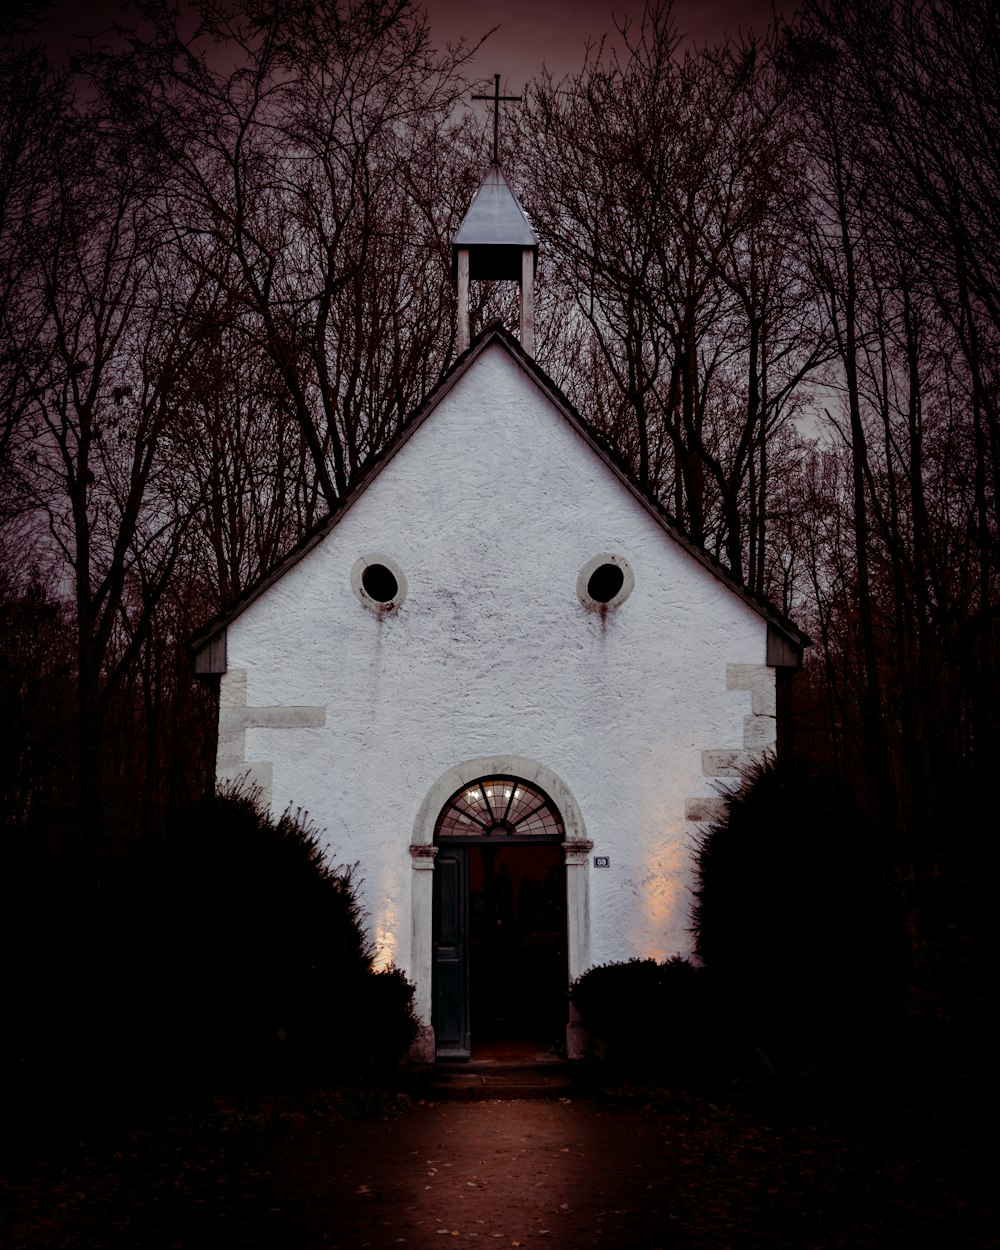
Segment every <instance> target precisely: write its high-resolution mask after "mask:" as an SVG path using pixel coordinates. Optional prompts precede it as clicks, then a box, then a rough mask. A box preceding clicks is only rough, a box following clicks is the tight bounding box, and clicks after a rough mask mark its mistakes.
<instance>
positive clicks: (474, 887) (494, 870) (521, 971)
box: [468, 841, 567, 1061]
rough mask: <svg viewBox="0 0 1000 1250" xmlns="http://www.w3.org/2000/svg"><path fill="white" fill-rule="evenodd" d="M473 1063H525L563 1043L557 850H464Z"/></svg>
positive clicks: (562, 921)
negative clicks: (466, 883)
mask: <svg viewBox="0 0 1000 1250" xmlns="http://www.w3.org/2000/svg"><path fill="white" fill-rule="evenodd" d="M468 890H469V910H468V917H469V983H470V1004H469V1005H470V1013H471V1021H470V1023H471V1032H472V1058H473V1059H487V1058H493V1059H508V1060H514V1059H517V1060H522V1061H530V1060H532V1059H535V1058H538V1057H543V1056H546V1055H553V1054H555V1053H557V1052H559V1051H560V1050H561V1048H562V1046H563V1044H564V1041H565V1035H566V1016H567V994H566V990H567V965H566V880H565V869H564V867H563V863H562V848H561V847H560V846H558V845H544V846H528V845H524V844H518V843H507V844H504V843H502V842H499V841H497V842H494V843H481V844H479V845H475V846H470V847H469V861H468Z"/></svg>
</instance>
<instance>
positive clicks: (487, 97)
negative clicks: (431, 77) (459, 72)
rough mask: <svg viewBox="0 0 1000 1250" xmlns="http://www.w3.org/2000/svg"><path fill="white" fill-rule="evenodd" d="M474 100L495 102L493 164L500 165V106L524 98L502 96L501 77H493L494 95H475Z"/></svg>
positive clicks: (496, 75) (495, 75) (497, 75)
mask: <svg viewBox="0 0 1000 1250" xmlns="http://www.w3.org/2000/svg"><path fill="white" fill-rule="evenodd" d="M472 98H473V99H474V100H492V101H493V164H494V165H497V164H499V160H498V159H497V153H498V151H499V148H500V105H501V104H503V103H504V102H505V101H507V100H510V101H511V102H514V101H517V100H521V99H522V98H523V97H522V96H519V95H501V94H500V75H499V74H494V75H493V94H492V95H474V96H473V97H472Z"/></svg>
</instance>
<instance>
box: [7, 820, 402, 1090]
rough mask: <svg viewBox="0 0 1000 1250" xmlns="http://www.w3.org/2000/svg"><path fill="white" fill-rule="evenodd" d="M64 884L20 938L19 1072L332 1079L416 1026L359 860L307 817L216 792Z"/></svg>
mask: <svg viewBox="0 0 1000 1250" xmlns="http://www.w3.org/2000/svg"><path fill="white" fill-rule="evenodd" d="M41 885H44V882H42V883H41ZM62 889H63V892H64V894H69V897H68V898H67V900H66V901H67V903H68V905H69V907H70V912H69V918H68V919H67V921H66V923H64V924H63V926H62V928H61V931H60V932H59V933H58V934H57V935H55V941H54V942H52V944H51V945H50V947H49V949H48V950H39V949H37V946H36V944H35V943H34V942H33V940H32V934H31V933H30V932H25V933H21V934H18V935H17V940H16V942H14V941H13V939H12V940H11V942H9V943H8V954H14V958H12V959H9V960H8V976H7V985H6V987H5V991H6V995H7V998H8V1002H9V1000H10V997H11V996H12V995H13V996H14V997H15V998H16V999H20V1000H21V1001H20V1002H18V1003H15V1011H14V1013H13V1015H14V1017H16V1019H17V1020H18V1022H19V1025H18V1026H16V1027H14V1028H8V1029H7V1030H6V1033H5V1036H4V1038H3V1043H4V1049H5V1051H6V1052H7V1053H6V1056H5V1059H6V1066H7V1067H8V1070H9V1069H10V1068H11V1067H12V1066H14V1067H19V1068H20V1070H21V1071H22V1073H24V1072H27V1071H28V1070H29V1069H30V1070H31V1071H33V1072H34V1075H35V1078H36V1080H43V1081H44V1080H49V1079H53V1078H54V1080H55V1083H57V1084H60V1085H62V1086H64V1087H74V1086H75V1087H78V1088H83V1087H86V1086H91V1087H93V1089H94V1091H95V1092H100V1091H101V1090H102V1089H104V1088H107V1089H109V1090H111V1089H114V1088H119V1089H122V1088H127V1087H128V1086H129V1085H130V1084H133V1085H134V1086H135V1087H136V1088H137V1089H149V1088H156V1087H163V1088H172V1087H175V1086H178V1085H185V1086H190V1085H196V1086H200V1087H203V1088H206V1087H207V1088H212V1089H219V1088H231V1087H235V1086H240V1085H243V1086H246V1085H260V1084H270V1085H274V1084H282V1083H285V1084H288V1083H300V1082H306V1081H308V1082H319V1083H323V1084H328V1085H333V1084H336V1083H338V1082H339V1081H344V1080H357V1079H359V1078H365V1079H367V1078H369V1077H376V1076H379V1075H382V1074H384V1073H385V1072H386V1071H387V1070H388V1069H390V1068H391V1067H392V1066H394V1065H395V1064H396V1062H397V1061H398V1059H399V1057H400V1056H401V1054H403V1053H404V1052H405V1050H406V1048H407V1046H408V1045H409V1043H410V1041H411V1040H412V1038H413V1036H414V1034H415V1031H416V1023H415V1020H414V1017H413V1012H412V993H413V987H412V986H411V985H410V984H409V983H408V982H407V981H406V979H405V978H404V977H403V976H402V974H401V973H399V972H398V971H396V970H391V969H390V970H389V971H388V972H382V973H375V972H374V971H373V970H372V967H371V956H370V952H369V951H368V950H367V948H366V945H365V940H364V936H363V933H362V929H361V925H360V922H359V915H358V908H357V902H356V899H355V893H354V888H353V883H352V879H351V872H350V871H349V870H343V869H338V870H336V871H334V870H333V869H332V868H331V867H330V866H329V865H328V864H327V863H326V862H325V859H324V856H323V852H322V850H321V848H320V846H319V843H318V840H317V837H316V834H315V832H314V831H313V830H312V829H310V828H309V826H308V825H307V824H306V823H305V822H304V821H303V820H302V819H300V818H299V817H297V816H292V815H290V814H287V813H286V815H285V816H283V817H282V818H281V819H280V820H278V821H276V822H275V821H271V820H270V819H268V818H267V817H265V816H263V815H262V814H261V813H260V812H259V811H258V810H257V808H256V806H255V804H254V803H253V801H252V800H250V799H249V798H247V797H246V796H241V795H229V796H224V797H220V798H218V799H215V800H213V801H211V802H209V803H206V804H205V805H203V806H202V807H200V808H199V809H198V810H196V811H194V812H192V813H191V814H190V816H189V818H188V819H187V820H186V821H185V822H184V824H183V826H182V827H181V828H180V829H178V830H176V831H175V832H174V833H173V834H172V835H171V836H170V837H168V838H166V839H165V840H164V841H162V842H161V843H160V844H158V845H156V846H154V847H152V848H147V849H146V850H144V851H141V852H136V851H133V852H132V853H130V854H128V855H125V856H123V857H120V858H119V860H118V862H117V863H115V864H112V865H104V866H100V867H97V868H92V869H91V871H90V872H89V873H88V874H87V875H86V876H84V877H83V878H81V879H79V880H78V881H77V882H76V884H75V889H74V890H73V891H72V892H70V891H68V890H67V883H66V882H63V886H62ZM35 892H36V893H39V892H40V888H39V883H36V891H35ZM25 919H26V920H28V921H29V922H30V917H25ZM36 936H37V935H36ZM11 946H16V948H17V949H16V950H15V951H13V952H12V951H11V949H10V948H11ZM46 1069H48V1071H46Z"/></svg>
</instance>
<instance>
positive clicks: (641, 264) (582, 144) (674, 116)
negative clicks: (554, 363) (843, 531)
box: [522, 4, 824, 590]
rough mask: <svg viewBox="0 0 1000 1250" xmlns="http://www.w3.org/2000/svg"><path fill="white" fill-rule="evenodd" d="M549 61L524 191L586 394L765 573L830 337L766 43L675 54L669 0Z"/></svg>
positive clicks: (697, 524)
mask: <svg viewBox="0 0 1000 1250" xmlns="http://www.w3.org/2000/svg"><path fill="white" fill-rule="evenodd" d="M622 35H623V38H624V40H625V44H626V51H625V53H624V55H623V57H621V58H619V57H618V56H615V55H611V56H607V55H604V54H603V53H602V51H601V50H600V49H599V50H597V52H596V53H594V54H593V55H592V57H591V58H590V59H589V60H588V62H587V63H586V64H585V66H584V68H583V69H582V70H581V72H580V73H579V74H577V75H574V76H572V77H570V78H568V79H566V80H565V81H563V82H560V83H556V82H553V81H552V79H551V78H543V79H542V81H541V82H540V83H539V84H538V85H537V87H536V90H535V92H534V94H533V96H532V99H531V103H530V106H529V108H528V110H527V113H526V122H525V133H524V135H523V138H522V145H523V146H524V148H525V149H526V150H530V146H531V136H533V135H534V134H536V133H537V134H538V135H540V136H541V142H540V143H539V144H538V145H537V153H538V155H537V159H536V160H534V161H529V164H528V170H527V175H526V186H525V194H526V196H527V199H528V203H529V204H530V206H531V209H532V212H533V215H534V219H535V221H536V223H537V225H538V227H539V230H540V232H541V234H542V236H543V239H544V241H545V242H546V243H547V245H548V247H549V249H550V251H551V252H552V254H553V255H552V259H551V260H550V262H549V263H550V265H551V266H552V267H553V268H554V269H555V270H556V272H557V273H558V274H559V275H560V277H561V278H562V279H563V281H564V282H565V284H566V286H567V287H568V289H569V291H570V292H571V293H572V297H573V300H574V303H575V309H576V315H577V317H578V318H579V319H580V320H581V321H582V323H583V325H585V327H586V337H587V338H588V339H589V343H590V351H589V353H587V354H586V355H585V356H584V360H585V361H589V362H590V364H591V369H590V370H589V371H588V372H585V374H584V380H583V381H582V382H581V383H579V384H578V386H577V388H576V394H577V396H578V399H579V402H580V404H581V407H582V408H583V409H584V410H585V411H589V412H590V413H591V416H592V419H594V420H595V421H596V422H597V424H598V425H600V426H601V427H602V429H603V431H604V432H605V433H606V434H607V436H608V437H609V438H610V439H611V441H612V442H613V443H614V444H615V445H616V446H617V447H618V448H619V450H620V451H621V452H622V454H623V455H624V456H625V457H626V459H628V460H629V461H630V462H631V463H632V464H633V466H634V468H635V471H636V474H637V476H638V478H639V480H640V481H641V482H642V483H643V485H645V486H646V487H647V488H648V489H650V490H652V491H653V492H654V493H656V494H658V495H659V496H660V497H661V499H662V500H663V501H664V503H665V504H666V505H667V506H668V507H669V508H670V509H671V510H672V512H673V513H674V515H675V516H676V518H677V519H678V521H679V522H680V523H681V524H682V525H683V526H684V527H685V528H686V529H687V531H688V532H689V533H690V535H691V536H692V538H693V539H694V540H695V541H697V542H699V543H703V544H705V545H707V546H708V547H710V548H711V549H713V550H715V551H716V552H717V553H718V554H720V555H721V556H722V557H723V558H724V559H725V561H726V562H727V563H728V564H729V566H730V568H731V569H732V570H733V572H734V573H735V575H736V576H737V577H738V578H740V579H741V580H744V581H747V582H748V583H749V584H750V585H751V586H752V587H753V588H754V589H756V590H762V589H764V588H765V579H766V570H767V567H768V566H767V562H766V560H765V558H764V551H765V548H766V542H767V519H768V515H769V504H768V489H769V471H768V463H767V449H768V447H769V446H770V445H772V443H773V440H774V438H775V437H776V436H777V435H778V433H779V431H780V429H781V428H782V426H784V425H785V424H786V423H787V422H788V421H790V419H791V418H792V417H793V416H794V415H795V411H796V402H797V398H798V386H799V383H800V382H801V380H802V379H803V378H804V377H805V376H806V375H807V374H808V373H809V371H810V370H811V369H812V367H813V366H814V364H815V363H816V361H817V359H818V358H819V357H820V356H821V355H822V353H823V351H824V344H823V340H822V336H821V335H820V334H819V333H817V330H818V326H817V324H816V322H815V319H814V318H813V317H812V315H811V313H812V304H811V293H810V292H808V290H807V289H806V286H805V284H804V283H803V282H802V279H801V275H800V273H799V272H798V271H797V269H796V266H795V258H794V248H793V243H794V238H795V234H794V226H793V224H792V215H791V214H790V212H789V205H790V203H792V202H794V200H795V199H796V198H801V195H802V188H801V186H800V180H799V171H798V170H797V169H796V167H795V165H794V163H793V159H792V156H793V149H792V145H791V141H790V129H789V127H788V125H787V124H785V123H783V121H782V117H783V112H782V110H783V101H782V99H781V97H780V95H779V94H778V86H779V83H778V79H777V78H776V76H775V74H774V73H773V70H772V69H771V66H770V61H769V55H768V47H767V46H762V47H758V46H757V45H756V44H754V43H752V42H751V43H748V44H746V45H741V46H735V45H733V46H728V45H727V46H724V47H722V48H721V49H718V50H716V51H714V52H709V51H708V50H703V51H701V52H697V53H694V52H688V53H684V54H682V53H681V50H680V45H679V39H678V36H677V34H676V28H675V26H674V23H673V16H672V9H671V6H670V5H669V4H656V5H649V6H647V8H646V10H645V13H644V16H643V19H642V21H641V23H640V24H639V25H638V27H635V28H633V27H628V26H626V27H623V29H622Z"/></svg>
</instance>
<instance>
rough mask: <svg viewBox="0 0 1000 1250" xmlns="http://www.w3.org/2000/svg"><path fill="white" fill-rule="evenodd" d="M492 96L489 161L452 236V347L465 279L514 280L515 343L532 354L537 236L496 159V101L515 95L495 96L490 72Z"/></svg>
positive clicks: (461, 329)
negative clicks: (517, 290)
mask: <svg viewBox="0 0 1000 1250" xmlns="http://www.w3.org/2000/svg"><path fill="white" fill-rule="evenodd" d="M494 79H495V83H496V86H495V90H494V94H493V95H492V96H473V99H482V100H492V101H493V103H494V106H495V108H496V109H497V114H496V115H494V119H493V120H494V126H493V164H492V165H491V166H490V168H489V169H488V170H487V172H486V177H485V178H484V179H483V181H482V182H481V183H480V184H479V189H478V190H477V191H476V194H475V195H474V196H473V197H472V203H471V204H470V205H469V209H468V212H467V213H466V214H465V217H464V218H463V219H462V224H461V225H460V226H459V228H458V231H457V233H456V234H455V237H454V239H452V248H451V265H452V273H453V274H454V276H455V278H456V280H457V282H458V350H459V351H460V352H464V351H465V349H466V348H467V347H468V346H469V338H470V332H469V331H470V327H469V282H470V281H486V282H517V283H519V284H520V287H521V346H522V347H523V348H524V350H525V351H526V352H527V353H528V355H529V356H533V355H534V354H535V291H534V287H535V265H536V262H537V260H538V239H537V237H536V235H535V232H534V230H532V228H531V224H530V222H529V221H528V218H527V216H526V215H525V212H524V209H523V208H522V207H521V205H520V204H518V202H517V199H516V197H515V195H514V192H513V191H512V190H511V189H510V186H509V185H508V183H507V179H506V178H505V177H504V175H503V171H502V170H501V168H500V166H499V164H498V163H497V142H498V135H499V130H498V125H499V123H498V122H497V116H498V114H499V108H500V102H501V101H502V100H519V99H520V98H521V97H520V96H501V95H500V75H499V74H496V75H495V76H494Z"/></svg>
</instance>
